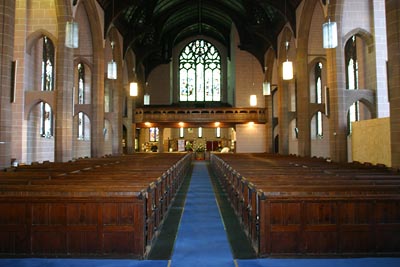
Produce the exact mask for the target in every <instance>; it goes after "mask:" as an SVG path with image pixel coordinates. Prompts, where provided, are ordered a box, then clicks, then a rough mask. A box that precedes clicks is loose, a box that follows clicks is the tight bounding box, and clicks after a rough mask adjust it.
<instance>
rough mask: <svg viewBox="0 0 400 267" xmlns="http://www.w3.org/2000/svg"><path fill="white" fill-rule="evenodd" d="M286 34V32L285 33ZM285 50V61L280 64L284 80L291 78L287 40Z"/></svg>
mask: <svg viewBox="0 0 400 267" xmlns="http://www.w3.org/2000/svg"><path fill="white" fill-rule="evenodd" d="M285 21H286V0H285ZM285 35H286V34H285ZM285 51H286V61H285V62H283V64H282V77H283V79H284V80H291V79H293V63H292V61H289V58H288V51H289V41H288V40H286V42H285Z"/></svg>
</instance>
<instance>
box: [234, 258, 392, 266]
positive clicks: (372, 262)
mask: <svg viewBox="0 0 400 267" xmlns="http://www.w3.org/2000/svg"><path fill="white" fill-rule="evenodd" d="M237 263H238V266H239V267H399V266H400V258H352V259H254V260H237Z"/></svg>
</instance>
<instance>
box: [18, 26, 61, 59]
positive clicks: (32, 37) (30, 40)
mask: <svg viewBox="0 0 400 267" xmlns="http://www.w3.org/2000/svg"><path fill="white" fill-rule="evenodd" d="M42 36H47V37H48V38H49V39H50V40H51V42H52V43H53V46H54V54H56V52H57V51H56V50H57V41H58V39H57V38H56V37H55V36H54V35H53V34H52V33H50V32H49V31H47V30H45V29H40V30H37V31H35V32H33V33H31V34H29V36H28V37H27V38H26V53H27V54H29V55H31V51H32V48H33V47H34V46H35V44H36V42H37V41H38V40H39V39H40V38H42Z"/></svg>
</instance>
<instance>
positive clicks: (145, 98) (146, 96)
mask: <svg viewBox="0 0 400 267" xmlns="http://www.w3.org/2000/svg"><path fill="white" fill-rule="evenodd" d="M148 85H149V83H148V82H146V89H145V94H144V96H143V105H145V106H148V105H150V95H149V93H148V92H147V87H148Z"/></svg>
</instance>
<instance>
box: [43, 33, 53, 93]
mask: <svg viewBox="0 0 400 267" xmlns="http://www.w3.org/2000/svg"><path fill="white" fill-rule="evenodd" d="M42 40H43V55H42V91H53V90H54V45H53V42H52V41H51V40H50V39H49V38H48V37H47V36H43V38H42Z"/></svg>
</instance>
